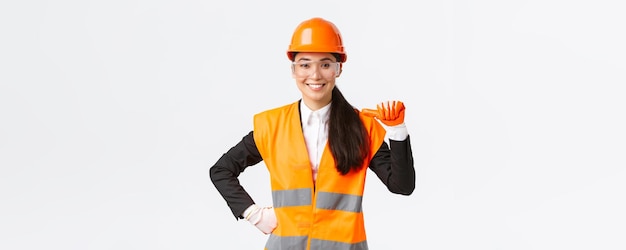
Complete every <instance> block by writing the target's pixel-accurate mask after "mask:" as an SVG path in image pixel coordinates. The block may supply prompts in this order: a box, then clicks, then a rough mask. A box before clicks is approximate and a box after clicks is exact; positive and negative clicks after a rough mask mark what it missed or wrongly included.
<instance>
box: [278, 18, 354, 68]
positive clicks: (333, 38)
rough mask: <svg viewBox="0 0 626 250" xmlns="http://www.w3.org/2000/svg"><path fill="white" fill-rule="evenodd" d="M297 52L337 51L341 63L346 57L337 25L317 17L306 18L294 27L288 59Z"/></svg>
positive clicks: (292, 58)
mask: <svg viewBox="0 0 626 250" xmlns="http://www.w3.org/2000/svg"><path fill="white" fill-rule="evenodd" d="M297 52H327V53H337V54H339V55H340V58H339V62H341V63H342V62H345V61H346V59H347V58H348V56H347V55H346V52H345V51H344V49H343V43H342V41H341V33H339V29H337V26H335V24H333V23H331V22H329V21H327V20H324V19H322V18H319V17H314V18H311V19H309V20H306V21H304V22H302V23H300V25H298V27H296V30H295V31H294V32H293V36H292V37H291V44H289V49H287V57H288V58H289V60H291V61H293V60H294V56H295V54H296V53H297Z"/></svg>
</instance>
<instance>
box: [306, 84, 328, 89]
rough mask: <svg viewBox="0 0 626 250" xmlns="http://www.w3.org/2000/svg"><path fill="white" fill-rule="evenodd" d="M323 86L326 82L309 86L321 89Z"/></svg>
mask: <svg viewBox="0 0 626 250" xmlns="http://www.w3.org/2000/svg"><path fill="white" fill-rule="evenodd" d="M322 86H324V84H309V87H311V88H313V89H319V88H322Z"/></svg>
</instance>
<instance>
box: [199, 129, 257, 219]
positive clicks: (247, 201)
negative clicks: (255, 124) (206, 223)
mask: <svg viewBox="0 0 626 250" xmlns="http://www.w3.org/2000/svg"><path fill="white" fill-rule="evenodd" d="M252 133H253V132H252V131H251V132H250V133H248V134H247V135H246V136H244V137H243V139H242V140H241V141H240V142H239V143H237V145H235V146H234V147H232V148H231V149H230V150H228V151H227V152H226V153H224V154H223V155H222V156H221V157H220V158H219V160H217V162H216V163H215V164H214V165H213V166H212V167H211V168H210V169H209V176H210V178H211V182H213V185H215V188H217V191H218V192H219V193H220V195H222V197H223V198H224V200H225V201H226V203H227V204H228V207H230V210H231V211H232V213H233V215H234V216H235V218H237V219H243V217H242V216H241V214H242V213H243V212H244V210H245V209H246V208H248V207H249V206H251V205H252V204H254V200H253V199H252V197H250V195H249V194H248V192H247V191H246V190H245V189H244V188H243V187H242V186H241V184H240V183H239V179H238V177H239V174H241V173H242V172H243V171H244V170H245V169H246V168H247V167H249V166H252V165H255V164H257V163H259V162H260V161H261V160H263V159H262V158H261V154H260V153H259V150H258V149H257V147H256V144H255V143H254V137H253V134H252Z"/></svg>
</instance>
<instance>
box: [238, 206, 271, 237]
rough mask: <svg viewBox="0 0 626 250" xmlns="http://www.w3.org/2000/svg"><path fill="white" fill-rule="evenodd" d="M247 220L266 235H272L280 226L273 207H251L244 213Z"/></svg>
mask: <svg viewBox="0 0 626 250" xmlns="http://www.w3.org/2000/svg"><path fill="white" fill-rule="evenodd" d="M243 216H244V218H245V220H247V221H249V222H250V224H252V225H254V226H255V227H257V228H258V229H259V230H261V232H263V233H264V234H270V233H272V231H274V229H275V228H276V226H277V225H278V223H277V221H276V214H275V213H274V208H273V207H262V208H261V207H258V206H257V205H256V204H254V205H252V206H250V207H249V208H248V209H246V211H245V212H243Z"/></svg>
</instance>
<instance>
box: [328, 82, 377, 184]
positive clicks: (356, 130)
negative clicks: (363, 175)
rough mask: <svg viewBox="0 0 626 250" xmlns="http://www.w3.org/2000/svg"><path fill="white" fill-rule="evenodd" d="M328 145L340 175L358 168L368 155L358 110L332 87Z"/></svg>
mask: <svg viewBox="0 0 626 250" xmlns="http://www.w3.org/2000/svg"><path fill="white" fill-rule="evenodd" d="M328 146H329V147H330V152H331V153H332V155H333V157H334V158H335V163H336V164H337V165H336V168H337V171H339V173H341V174H342V175H346V174H348V173H349V172H350V171H351V170H358V169H359V168H360V167H361V165H362V164H363V161H365V159H366V158H367V157H369V155H370V141H369V136H368V134H367V131H366V130H365V125H363V122H362V121H361V118H360V117H359V113H358V111H357V110H356V109H355V108H354V107H353V106H352V105H351V104H350V103H349V102H348V101H347V100H346V99H345V98H344V97H343V94H342V93H341V91H339V88H337V86H336V85H335V88H334V89H333V96H332V102H331V104H330V117H329V119H328Z"/></svg>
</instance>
